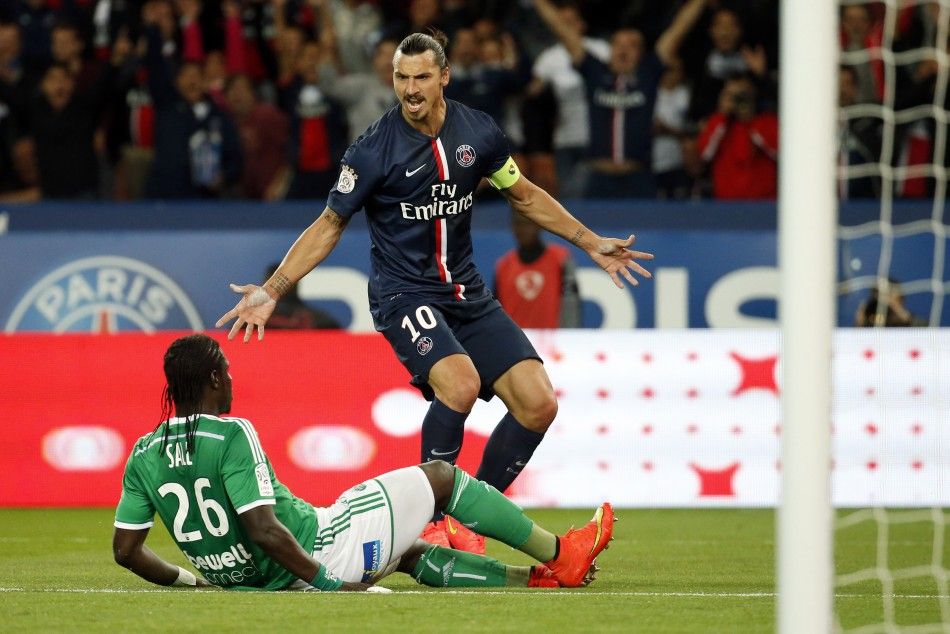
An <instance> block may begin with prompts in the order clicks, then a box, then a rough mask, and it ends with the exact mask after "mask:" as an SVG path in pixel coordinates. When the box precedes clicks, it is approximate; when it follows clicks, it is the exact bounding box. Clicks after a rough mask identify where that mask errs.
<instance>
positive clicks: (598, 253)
mask: <svg viewBox="0 0 950 634" xmlns="http://www.w3.org/2000/svg"><path fill="white" fill-rule="evenodd" d="M634 240H636V237H634V236H633V235H631V236H630V237H629V238H627V239H626V240H621V239H619V238H601V239H600V240H599V241H597V242H596V243H595V244H594V248H593V249H592V250H591V251H590V252H589V253H590V257H591V259H592V260H594V262H596V263H597V265H598V266H600V268H602V269H604V270H605V271H606V272H607V274H608V275H609V276H610V279H612V280H613V281H614V284H616V285H617V288H623V282H622V281H621V280H620V278H621V277H623V278H624V279H625V280H627V281H628V282H630V284H631V285H633V286H637V285H638V284H640V282H639V281H637V278H636V277H634V275H633V274H634V273H636V274H637V275H640V276H641V277H646V278H649V277H653V275H652V274H651V273H650V272H649V271H648V270H646V269H645V268H643V267H642V266H640V263H639V262H637V260H652V259H653V254H652V253H647V252H645V251H632V250H630V249H629V248H628V247H630V246H632V245H633V242H634Z"/></svg>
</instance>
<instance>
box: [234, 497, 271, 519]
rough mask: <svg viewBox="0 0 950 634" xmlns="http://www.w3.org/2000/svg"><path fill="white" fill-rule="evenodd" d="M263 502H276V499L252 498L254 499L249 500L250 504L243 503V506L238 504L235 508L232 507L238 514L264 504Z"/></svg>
mask: <svg viewBox="0 0 950 634" xmlns="http://www.w3.org/2000/svg"><path fill="white" fill-rule="evenodd" d="M265 504H277V500H275V499H274V498H270V499H263V500H254V501H253V502H251V503H250V504H245V505H244V506H239V507H238V508H236V509H234V510H235V511H237V514H238V515H240V514H241V513H245V512H247V511H250V510H251V509H256V508H257V507H258V506H264V505H265Z"/></svg>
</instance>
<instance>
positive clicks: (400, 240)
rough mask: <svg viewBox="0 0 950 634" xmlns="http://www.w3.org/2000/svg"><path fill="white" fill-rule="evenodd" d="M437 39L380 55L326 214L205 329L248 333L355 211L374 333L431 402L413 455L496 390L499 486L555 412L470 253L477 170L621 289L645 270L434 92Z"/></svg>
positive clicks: (447, 437)
mask: <svg viewBox="0 0 950 634" xmlns="http://www.w3.org/2000/svg"><path fill="white" fill-rule="evenodd" d="M445 44H446V41H445V36H444V35H442V34H441V33H435V34H434V36H430V35H426V34H422V33H414V34H413V35H410V36H408V37H407V38H406V39H404V40H403V41H402V42H401V43H400V45H399V48H398V49H397V51H396V54H395V56H394V57H393V86H394V88H395V92H396V96H397V98H398V99H399V105H398V106H397V107H395V108H393V109H392V110H390V111H389V112H387V113H386V114H384V115H383V116H382V117H381V118H380V119H379V120H378V121H377V122H376V123H374V124H373V125H371V126H370V127H369V129H367V130H366V132H365V133H364V134H363V135H362V136H361V137H359V138H358V139H357V140H356V141H355V142H354V143H353V145H351V146H350V148H349V149H348V150H347V152H346V154H345V155H344V157H343V161H342V165H341V167H340V175H339V179H338V181H337V183H336V185H335V186H334V188H333V189H332V190H331V191H330V196H329V199H328V200H327V206H326V209H324V211H323V213H322V214H321V215H320V217H319V218H317V220H316V221H315V222H314V223H313V224H312V225H310V227H308V228H307V229H306V230H305V231H304V232H303V233H302V234H301V235H300V237H299V238H298V239H297V241H296V242H295V243H294V245H293V246H292V247H291V248H290V251H288V253H287V255H286V256H285V257H284V260H283V262H282V263H281V265H280V267H279V268H278V269H277V271H276V272H275V273H274V275H273V276H271V278H270V279H268V280H267V281H266V282H265V283H264V285H263V286H256V285H253V284H247V285H244V286H238V285H232V286H231V288H232V289H233V290H234V291H235V292H237V293H240V294H242V295H243V297H242V298H241V300H240V301H239V302H238V304H237V306H235V307H234V308H233V309H232V310H230V311H228V312H227V313H225V314H224V316H222V317H221V319H220V320H218V323H217V324H216V325H217V326H221V325H222V324H224V323H226V322H228V321H230V320H232V319H235V318H236V319H235V322H234V325H233V326H232V328H231V332H230V334H229V335H228V337H229V338H233V337H234V336H235V335H236V334H237V333H238V331H239V330H241V328H244V331H245V332H244V341H245V342H246V341H249V340H250V338H251V335H252V334H253V331H254V328H255V327H256V328H257V333H258V339H261V338H263V336H264V324H265V323H266V322H267V319H268V318H269V317H270V315H271V313H272V312H273V311H274V306H275V305H276V300H277V299H278V298H279V297H281V296H282V295H283V294H284V293H286V292H287V291H288V290H290V289H291V288H292V287H293V285H294V284H296V283H297V281H298V280H300V279H301V278H302V277H303V276H304V275H306V274H307V273H309V272H310V271H311V270H312V269H313V268H314V267H316V266H317V265H318V264H320V262H322V261H323V260H324V258H326V257H327V255H328V254H329V253H330V252H331V251H332V250H333V248H334V246H335V245H336V243H337V242H338V241H339V239H340V236H341V234H342V233H343V230H344V228H345V227H346V224H347V221H348V220H349V218H350V217H351V216H352V215H353V214H354V213H356V212H358V211H359V210H360V209H365V211H366V214H367V219H368V224H369V230H370V235H371V237H372V248H371V250H370V256H371V260H372V274H371V276H370V282H369V300H370V309H371V311H372V314H373V319H374V322H375V325H376V329H377V330H378V331H380V332H381V333H383V335H384V336H385V337H386V339H387V340H388V341H389V343H390V345H392V347H393V350H394V351H395V352H396V355H397V356H398V357H399V360H400V361H401V362H402V363H403V365H405V366H406V368H407V369H408V370H409V372H410V374H412V383H413V385H415V386H417V387H418V388H419V389H420V390H422V392H423V393H424V394H425V395H426V397H427V398H429V399H430V400H431V401H432V404H431V406H430V407H429V411H428V413H427V414H426V416H425V418H424V420H423V422H422V461H423V462H426V461H429V460H436V459H438V460H445V461H447V462H453V463H454V462H455V459H456V458H457V457H458V454H459V452H460V451H461V448H462V437H463V431H464V425H465V419H466V418H467V417H468V414H469V412H471V410H472V407H473V406H474V404H475V400H476V399H477V398H479V397H481V398H483V399H485V400H489V399H491V398H492V396H493V395H497V396H498V397H500V398H501V399H502V401H503V402H504V403H505V405H506V406H507V408H508V413H507V414H506V415H505V417H504V418H503V419H502V420H501V422H499V424H498V425H497V427H496V428H495V430H494V431H493V432H492V435H491V437H490V438H489V440H488V444H487V446H486V447H485V453H484V456H483V458H482V462H481V466H480V467H479V469H478V474H477V477H478V478H479V479H481V480H484V481H486V482H488V483H489V484H491V485H492V486H494V487H495V488H497V489H498V490H499V491H504V490H505V489H507V488H508V486H509V485H510V484H511V483H512V481H514V479H515V478H516V477H517V475H518V474H519V473H520V472H521V470H522V468H523V467H524V466H525V464H527V462H528V460H529V459H530V458H531V455H532V454H533V453H534V450H535V448H536V447H537V446H538V444H539V443H540V442H541V439H542V438H543V437H544V433H545V431H547V429H548V427H550V425H551V423H552V422H553V421H554V417H555V415H556V414H557V400H556V398H555V396H554V390H553V388H552V387H551V382H550V380H549V379H548V376H547V373H546V372H545V371H544V366H543V365H542V364H541V360H540V357H539V356H538V353H537V352H536V351H535V350H534V348H533V346H532V345H531V343H530V342H529V341H528V339H527V337H525V335H524V333H523V332H522V331H521V329H520V328H519V327H518V326H517V325H515V323H514V322H513V321H512V320H511V319H510V318H509V317H508V315H506V314H505V312H504V310H502V308H501V305H500V304H499V303H498V302H497V301H496V300H495V299H494V297H492V294H491V291H490V290H489V289H488V287H487V286H486V284H485V282H484V280H483V279H482V277H481V275H480V274H479V273H478V271H477V270H476V269H475V265H474V263H473V261H472V239H471V212H472V204H473V202H472V201H473V196H474V192H475V189H476V187H477V186H478V184H479V182H480V181H481V179H482V178H487V179H488V180H489V182H490V183H491V184H492V185H493V186H494V187H495V188H497V189H499V190H500V191H501V193H502V194H503V195H504V196H505V198H507V200H508V202H509V203H510V204H511V206H512V207H513V208H514V209H515V211H517V212H519V213H521V214H523V215H525V216H526V217H527V218H529V219H530V220H532V221H533V222H535V223H537V224H538V225H540V226H541V227H543V228H545V229H547V230H548V231H551V232H552V233H554V234H556V235H559V236H561V237H563V238H565V239H568V240H570V241H571V242H572V243H573V244H574V245H576V246H577V247H578V248H580V249H583V250H584V251H586V252H587V254H588V255H590V257H591V258H592V259H593V260H594V262H596V263H597V264H598V265H599V266H600V267H601V268H603V269H604V271H606V272H607V273H608V274H609V275H610V277H611V278H612V279H613V281H614V283H615V284H616V285H617V286H618V287H620V288H622V287H623V282H622V279H626V280H627V281H628V282H629V283H630V284H633V285H636V284H637V283H638V282H637V280H636V278H635V277H634V273H637V274H639V275H642V276H644V277H650V273H649V272H647V271H646V270H645V269H644V268H643V267H642V266H640V264H639V263H638V262H637V260H638V259H652V257H653V256H652V255H651V254H649V253H644V252H641V251H632V250H630V249H629V248H628V247H630V246H631V245H632V244H633V240H634V237H633V236H632V235H631V236H630V237H629V238H627V239H626V240H621V239H617V238H604V237H601V236H599V235H597V234H595V233H593V232H592V231H591V230H589V229H588V228H587V227H585V226H584V225H583V224H582V223H581V222H579V221H578V220H577V219H575V218H574V217H573V216H571V214H570V213H568V211H567V210H566V209H564V207H562V206H561V205H560V204H559V203H558V202H557V201H556V200H554V199H553V198H552V197H551V196H550V195H548V194H547V193H546V192H545V191H544V190H542V189H540V188H539V187H537V186H536V185H534V184H533V183H531V182H530V181H529V180H528V179H527V178H525V177H523V176H522V175H521V174H520V172H519V170H518V166H517V165H516V164H515V162H514V160H512V158H511V156H510V151H509V149H508V143H507V141H506V139H505V136H504V134H503V133H502V131H501V130H500V129H499V128H498V126H497V125H496V124H495V122H494V121H493V120H492V119H491V117H489V116H488V115H486V114H485V113H483V112H479V111H477V110H472V109H471V108H468V107H466V106H464V105H462V104H460V103H458V102H455V101H451V100H447V99H445V98H444V97H443V94H442V91H443V88H444V87H445V86H446V84H448V82H449V67H448V62H447V61H446V56H445ZM423 536H424V537H425V538H427V539H428V540H429V541H433V542H434V543H439V544H440V545H446V544H451V545H452V546H453V547H455V548H461V549H465V550H472V551H475V552H479V551H481V552H484V541H483V540H480V539H478V537H477V536H475V534H474V533H472V532H471V531H469V530H467V529H466V528H465V527H464V526H461V525H459V524H457V523H455V522H453V521H452V520H451V518H448V519H447V520H442V519H441V518H438V519H437V520H435V521H433V523H432V524H430V525H429V527H428V528H427V529H426V532H425V533H424V535H423Z"/></svg>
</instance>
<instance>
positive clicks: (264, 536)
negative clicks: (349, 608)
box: [240, 505, 370, 591]
mask: <svg viewBox="0 0 950 634" xmlns="http://www.w3.org/2000/svg"><path fill="white" fill-rule="evenodd" d="M240 518H241V524H243V526H244V529H245V530H246V531H247V534H248V537H250V538H251V539H252V540H254V543H255V544H257V545H258V546H260V548H261V550H263V551H264V552H265V553H267V554H268V555H270V556H271V557H272V558H273V559H274V561H276V562H277V563H279V564H280V565H281V566H283V567H284V568H286V569H287V570H288V571H289V572H291V573H293V574H294V575H295V576H296V577H297V578H298V579H303V580H304V581H309V582H310V585H312V586H313V587H315V588H319V589H321V590H349V591H361V590H366V589H367V588H369V587H370V585H369V584H366V583H347V582H341V581H340V580H338V579H337V578H336V577H334V576H333V575H332V573H330V572H329V571H328V570H326V568H325V567H324V566H321V565H320V564H319V563H317V561H316V560H315V559H314V558H313V557H311V556H310V555H308V554H307V552H306V551H305V550H304V549H303V548H301V546H300V544H298V543H297V540H296V539H294V536H293V534H291V532H290V531H289V530H287V527H286V526H284V525H283V524H281V523H280V520H278V519H277V516H276V515H274V509H273V508H272V507H270V506H268V505H264V506H258V507H255V508H252V509H250V510H247V511H245V512H243V513H241V515H240Z"/></svg>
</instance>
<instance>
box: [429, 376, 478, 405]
mask: <svg viewBox="0 0 950 634" xmlns="http://www.w3.org/2000/svg"><path fill="white" fill-rule="evenodd" d="M481 389H482V383H481V381H480V380H479V378H478V375H477V374H474V373H472V374H463V375H461V376H459V377H458V378H457V379H456V380H454V381H453V382H452V383H451V384H450V385H449V386H447V387H446V388H444V389H443V390H442V391H443V392H444V393H443V394H442V395H440V396H439V400H440V401H442V402H443V403H444V404H445V405H447V406H448V407H451V408H452V409H454V410H455V411H457V412H470V411H471V410H472V407H474V405H475V401H476V400H477V399H478V393H479V391H481Z"/></svg>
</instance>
